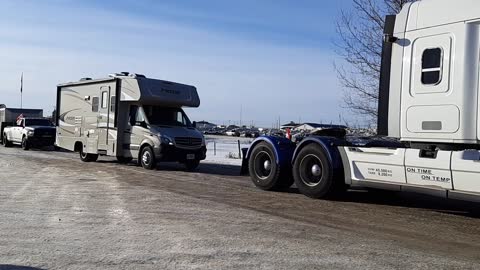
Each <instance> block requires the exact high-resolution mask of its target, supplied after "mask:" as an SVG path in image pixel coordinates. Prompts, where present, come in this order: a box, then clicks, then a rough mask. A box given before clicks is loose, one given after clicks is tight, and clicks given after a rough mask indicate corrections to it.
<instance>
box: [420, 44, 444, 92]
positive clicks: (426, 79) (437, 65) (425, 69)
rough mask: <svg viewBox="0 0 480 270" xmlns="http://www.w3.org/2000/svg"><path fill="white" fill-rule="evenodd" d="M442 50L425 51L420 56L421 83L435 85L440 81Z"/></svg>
mask: <svg viewBox="0 0 480 270" xmlns="http://www.w3.org/2000/svg"><path fill="white" fill-rule="evenodd" d="M442 63H443V50H442V49H441V48H434V49H426V50H425V51H424V52H423V55H422V83H423V84H425V85H437V84H439V83H440V82H441V81H442Z"/></svg>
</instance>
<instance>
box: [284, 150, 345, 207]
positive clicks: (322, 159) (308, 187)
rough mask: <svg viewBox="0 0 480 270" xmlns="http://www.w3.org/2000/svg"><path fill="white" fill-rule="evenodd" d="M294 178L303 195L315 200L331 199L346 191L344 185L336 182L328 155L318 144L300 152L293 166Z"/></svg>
mask: <svg viewBox="0 0 480 270" xmlns="http://www.w3.org/2000/svg"><path fill="white" fill-rule="evenodd" d="M293 178H294V179H295V185H296V186H297V188H298V190H299V191H300V192H301V193H302V194H304V195H306V196H308V197H311V198H315V199H321V198H331V197H333V196H335V195H338V194H339V193H341V191H342V190H344V184H343V183H340V182H336V181H335V177H334V170H333V166H332V164H331V163H330V161H329V159H328V156H327V154H326V153H325V151H324V150H323V148H322V147H321V146H319V145H317V144H309V145H307V146H305V148H303V149H302V150H300V153H299V154H298V156H297V158H296V159H295V162H294V164H293ZM338 180H340V179H338Z"/></svg>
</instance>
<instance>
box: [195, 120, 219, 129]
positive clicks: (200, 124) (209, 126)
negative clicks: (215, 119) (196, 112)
mask: <svg viewBox="0 0 480 270" xmlns="http://www.w3.org/2000/svg"><path fill="white" fill-rule="evenodd" d="M216 127H217V125H215V124H212V123H210V122H207V121H199V122H197V128H198V129H201V130H209V129H212V128H216Z"/></svg>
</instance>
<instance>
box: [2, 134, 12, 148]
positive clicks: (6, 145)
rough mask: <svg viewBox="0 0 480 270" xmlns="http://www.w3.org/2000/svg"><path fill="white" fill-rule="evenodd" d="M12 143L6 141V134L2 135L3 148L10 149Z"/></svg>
mask: <svg viewBox="0 0 480 270" xmlns="http://www.w3.org/2000/svg"><path fill="white" fill-rule="evenodd" d="M11 145H12V143H11V142H10V141H9V140H8V138H7V134H3V146H5V147H10V146H11Z"/></svg>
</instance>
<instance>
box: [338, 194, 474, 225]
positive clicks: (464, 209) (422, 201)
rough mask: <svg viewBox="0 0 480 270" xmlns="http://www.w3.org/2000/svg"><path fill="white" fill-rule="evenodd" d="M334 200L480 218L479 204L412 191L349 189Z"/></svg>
mask: <svg viewBox="0 0 480 270" xmlns="http://www.w3.org/2000/svg"><path fill="white" fill-rule="evenodd" d="M335 201H340V202H352V203H366V204H375V205H387V206H396V207H407V208H416V209H426V210H431V211H435V212H439V213H445V214H451V215H458V216H464V217H471V218H480V204H479V203H474V202H465V201H457V200H448V199H445V198H440V197H434V196H429V195H424V194H419V193H412V192H394V191H382V190H350V191H348V192H346V193H345V194H344V195H342V196H341V197H339V198H336V199H335Z"/></svg>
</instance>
